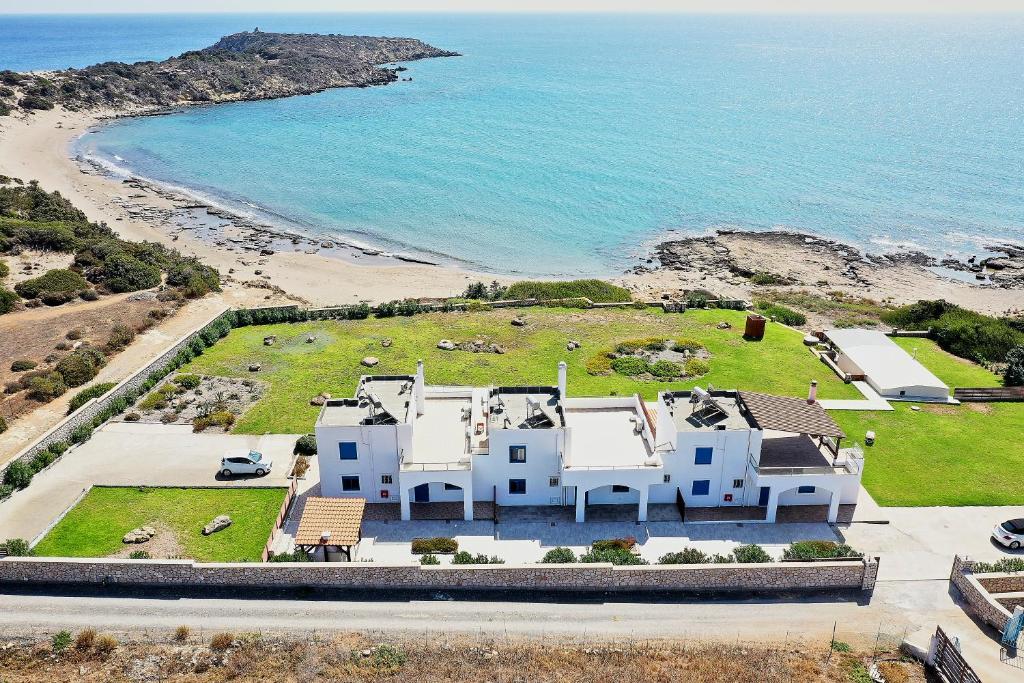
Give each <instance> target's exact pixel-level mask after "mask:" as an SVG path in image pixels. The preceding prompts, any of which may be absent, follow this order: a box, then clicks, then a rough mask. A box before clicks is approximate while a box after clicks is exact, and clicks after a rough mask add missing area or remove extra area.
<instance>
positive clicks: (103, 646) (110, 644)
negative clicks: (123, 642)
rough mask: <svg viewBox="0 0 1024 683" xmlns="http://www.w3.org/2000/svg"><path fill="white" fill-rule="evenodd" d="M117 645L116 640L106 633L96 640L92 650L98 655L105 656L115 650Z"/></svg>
mask: <svg viewBox="0 0 1024 683" xmlns="http://www.w3.org/2000/svg"><path fill="white" fill-rule="evenodd" d="M118 644H119V643H118V642H117V638H115V637H114V636H112V635H110V634H108V633H104V634H103V635H101V636H98V637H97V638H96V645H94V646H93V648H94V649H95V651H96V652H97V653H99V654H100V655H104V656H106V655H109V654H110V653H111V652H113V651H114V650H116V649H117V646H118Z"/></svg>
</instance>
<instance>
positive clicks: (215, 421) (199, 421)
mask: <svg viewBox="0 0 1024 683" xmlns="http://www.w3.org/2000/svg"><path fill="white" fill-rule="evenodd" d="M234 423H235V416H234V414H233V413H230V412H228V411H226V410H217V411H214V412H212V413H210V414H209V415H203V416H201V417H197V418H196V419H194V420H192V431H193V432H201V431H203V430H205V429H208V428H209V427H223V428H224V429H228V428H230V427H231V425H233V424H234Z"/></svg>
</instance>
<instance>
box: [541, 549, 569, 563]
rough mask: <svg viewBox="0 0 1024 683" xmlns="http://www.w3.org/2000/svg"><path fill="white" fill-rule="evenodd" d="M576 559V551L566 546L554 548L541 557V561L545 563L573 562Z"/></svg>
mask: <svg viewBox="0 0 1024 683" xmlns="http://www.w3.org/2000/svg"><path fill="white" fill-rule="evenodd" d="M575 561H576V553H574V552H573V551H572V550H570V549H569V548H566V547H564V546H559V547H557V548H552V549H551V550H549V551H547V552H546V553H545V554H544V557H543V558H542V559H541V562H543V563H544V564H571V563H573V562H575Z"/></svg>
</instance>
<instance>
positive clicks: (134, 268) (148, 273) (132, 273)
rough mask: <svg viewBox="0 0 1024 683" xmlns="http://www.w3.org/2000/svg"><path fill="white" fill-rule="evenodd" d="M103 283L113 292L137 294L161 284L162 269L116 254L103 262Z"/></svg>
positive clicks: (123, 254) (125, 255)
mask: <svg viewBox="0 0 1024 683" xmlns="http://www.w3.org/2000/svg"><path fill="white" fill-rule="evenodd" d="M102 278H103V279H102V282H103V284H104V285H106V287H107V289H109V290H110V291H112V292H137V291H138V290H140V289H151V288H152V287H156V286H157V285H159V284H160V269H159V268H157V267H156V266H152V265H149V264H148V263H143V262H142V261H140V260H139V259H137V258H135V257H134V256H129V255H128V254H125V253H121V252H115V253H113V254H111V255H110V256H108V257H107V258H106V259H105V260H104V261H103V276H102Z"/></svg>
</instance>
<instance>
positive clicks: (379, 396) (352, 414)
mask: <svg viewBox="0 0 1024 683" xmlns="http://www.w3.org/2000/svg"><path fill="white" fill-rule="evenodd" d="M413 382H414V378H413V377H412V376H410V375H376V376H366V377H363V378H361V379H360V380H359V385H358V386H357V387H356V396H355V398H332V399H328V401H327V402H326V403H325V404H324V407H323V409H322V410H321V411H320V416H319V417H318V418H317V422H318V423H319V424H322V425H328V426H333V427H354V426H356V425H370V424H402V423H404V422H405V419H406V416H407V415H408V413H409V404H410V403H411V402H412V386H413ZM371 399H376V400H377V401H379V405H376V404H374V402H373V401H371Z"/></svg>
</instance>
